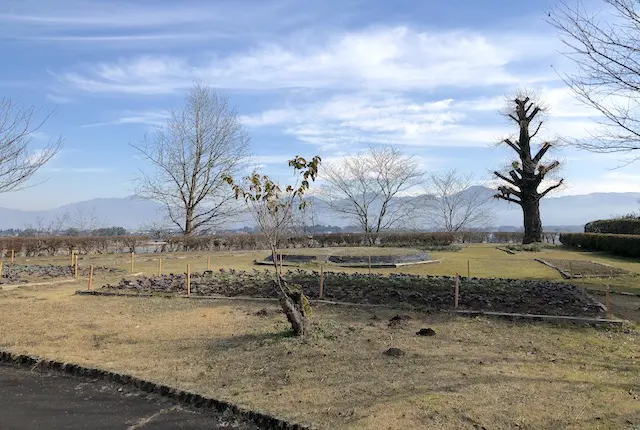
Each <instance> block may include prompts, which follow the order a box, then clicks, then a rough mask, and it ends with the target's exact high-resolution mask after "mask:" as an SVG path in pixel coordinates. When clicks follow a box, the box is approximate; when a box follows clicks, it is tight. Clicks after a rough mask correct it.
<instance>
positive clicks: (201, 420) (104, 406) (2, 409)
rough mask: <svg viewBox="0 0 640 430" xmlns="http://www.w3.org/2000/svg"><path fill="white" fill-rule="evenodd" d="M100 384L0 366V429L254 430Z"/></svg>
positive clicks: (230, 419) (232, 419) (227, 418)
mask: <svg viewBox="0 0 640 430" xmlns="http://www.w3.org/2000/svg"><path fill="white" fill-rule="evenodd" d="M255 428H256V427H255V426H254V425H251V424H247V423H244V422H241V421H238V420H237V419H236V418H235V417H233V416H222V415H221V414H214V413H201V412H198V411H192V410H189V409H186V408H184V407H181V406H178V405H176V404H175V403H173V402H171V401H170V400H168V399H163V398H162V397H159V396H157V395H154V394H149V393H144V392H141V391H138V390H135V389H133V388H128V387H124V386H120V385H117V384H112V383H109V382H104V381H94V380H89V379H83V378H75V377H72V376H67V375H63V374H56V373H42V372H38V371H30V370H29V369H24V368H18V367H15V366H11V365H5V364H0V429H2V430H38V429H43V430H45V429H46V430H52V429H92V430H93V429H105V430H106V429H127V430H135V429H144V430H150V429H158V430H165V429H166V430H169V429H243V430H244V429H255Z"/></svg>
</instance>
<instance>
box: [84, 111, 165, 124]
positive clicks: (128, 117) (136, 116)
mask: <svg viewBox="0 0 640 430" xmlns="http://www.w3.org/2000/svg"><path fill="white" fill-rule="evenodd" d="M122 115H124V116H122V117H120V118H117V119H114V120H111V121H106V122H98V123H93V124H85V125H83V127H101V126H106V125H124V124H147V125H152V126H161V125H164V124H165V123H166V121H167V118H169V115H170V113H169V111H167V110H159V111H125V112H123V113H122Z"/></svg>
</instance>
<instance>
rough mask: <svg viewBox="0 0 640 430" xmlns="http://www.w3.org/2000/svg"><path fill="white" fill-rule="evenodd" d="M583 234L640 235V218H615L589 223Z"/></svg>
mask: <svg viewBox="0 0 640 430" xmlns="http://www.w3.org/2000/svg"><path fill="white" fill-rule="evenodd" d="M584 232H585V233H604V234H640V218H615V219H601V220H597V221H591V222H589V223H587V224H585V226H584Z"/></svg>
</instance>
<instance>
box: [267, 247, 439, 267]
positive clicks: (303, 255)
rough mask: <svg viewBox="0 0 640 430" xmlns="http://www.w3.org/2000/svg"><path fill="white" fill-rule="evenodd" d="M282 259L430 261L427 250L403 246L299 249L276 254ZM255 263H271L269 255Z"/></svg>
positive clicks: (357, 263) (356, 263)
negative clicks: (404, 247)
mask: <svg viewBox="0 0 640 430" xmlns="http://www.w3.org/2000/svg"><path fill="white" fill-rule="evenodd" d="M280 259H282V263H283V265H300V264H309V263H315V264H334V265H337V266H346V267H366V266H368V265H369V263H371V266H372V267H395V266H396V265H397V264H415V263H420V262H425V261H432V260H433V257H431V256H430V255H429V254H428V253H427V252H425V251H421V250H419V249H403V248H376V247H371V248H365V249H354V248H347V249H340V248H324V249H304V250H303V249H300V250H295V251H294V252H288V253H286V254H284V253H283V254H281V255H279V256H278V258H277V260H278V261H280ZM256 264H263V265H265V264H273V258H272V256H271V255H268V256H267V257H265V259H264V260H262V261H256Z"/></svg>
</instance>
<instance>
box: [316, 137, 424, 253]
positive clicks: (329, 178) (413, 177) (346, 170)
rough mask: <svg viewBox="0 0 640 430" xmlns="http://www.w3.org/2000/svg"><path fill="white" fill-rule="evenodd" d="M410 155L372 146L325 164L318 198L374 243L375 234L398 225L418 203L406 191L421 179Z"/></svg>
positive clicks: (416, 165) (396, 150)
mask: <svg viewBox="0 0 640 430" xmlns="http://www.w3.org/2000/svg"><path fill="white" fill-rule="evenodd" d="M422 178H423V172H422V171H421V170H420V167H419V165H418V162H417V161H416V160H415V159H414V157H412V156H407V155H405V154H403V153H402V151H400V150H399V149H397V148H393V147H390V146H383V147H378V148H376V147H371V148H369V149H368V150H367V151H365V152H363V153H359V154H354V155H350V156H346V157H344V158H342V159H340V160H339V161H336V162H334V163H331V164H327V165H326V166H325V167H324V169H323V172H322V179H324V181H325V182H326V184H325V185H324V186H323V187H322V188H321V190H320V193H319V195H320V197H321V199H322V200H323V201H324V202H326V204H327V205H328V206H329V208H330V209H331V210H332V211H333V212H334V213H336V214H337V215H338V216H340V217H342V218H344V219H347V220H349V221H351V222H354V223H355V224H357V225H359V226H360V227H361V228H362V230H363V231H364V232H365V233H368V234H369V237H370V240H371V241H372V242H373V241H374V240H375V236H376V234H377V233H380V232H381V231H384V230H387V229H390V228H394V227H397V226H399V225H400V224H401V223H402V222H403V221H406V220H407V219H409V218H410V217H411V215H412V214H415V213H416V211H417V210H418V204H417V202H416V200H415V199H414V198H411V197H408V196H403V194H405V192H407V191H409V190H410V189H411V188H413V187H415V186H417V185H419V184H420V183H421V182H422Z"/></svg>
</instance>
